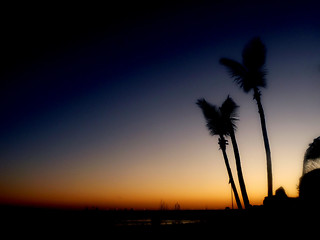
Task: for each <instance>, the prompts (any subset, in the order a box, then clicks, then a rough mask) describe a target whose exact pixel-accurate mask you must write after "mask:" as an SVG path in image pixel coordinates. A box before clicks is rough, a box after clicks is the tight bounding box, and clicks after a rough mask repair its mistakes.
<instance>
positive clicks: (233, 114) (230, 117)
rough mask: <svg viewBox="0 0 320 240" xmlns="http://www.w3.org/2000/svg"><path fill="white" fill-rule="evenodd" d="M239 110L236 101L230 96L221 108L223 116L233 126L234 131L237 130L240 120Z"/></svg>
mask: <svg viewBox="0 0 320 240" xmlns="http://www.w3.org/2000/svg"><path fill="white" fill-rule="evenodd" d="M238 108H239V106H238V105H237V104H236V103H235V101H234V100H233V99H232V98H231V97H230V96H229V95H228V97H227V99H226V100H225V101H224V102H223V103H222V105H221V107H220V111H221V114H222V115H223V117H224V118H225V121H226V122H227V123H229V125H231V127H232V128H233V130H236V129H237V126H236V121H238V120H239V118H238Z"/></svg>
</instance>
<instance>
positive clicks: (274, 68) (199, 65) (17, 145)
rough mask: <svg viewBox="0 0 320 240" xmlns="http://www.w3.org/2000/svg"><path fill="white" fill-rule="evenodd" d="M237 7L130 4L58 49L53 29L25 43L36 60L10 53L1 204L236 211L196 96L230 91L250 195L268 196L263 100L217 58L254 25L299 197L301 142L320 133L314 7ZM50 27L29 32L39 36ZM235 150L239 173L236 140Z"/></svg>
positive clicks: (278, 164)
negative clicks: (144, 9)
mask: <svg viewBox="0 0 320 240" xmlns="http://www.w3.org/2000/svg"><path fill="white" fill-rule="evenodd" d="M239 7H240V6H238V7H237V6H235V7H234V9H233V8H232V9H231V10H230V11H231V12H230V11H229V9H230V8H229V6H227V5H225V4H218V5H214V6H211V5H210V6H202V5H200V4H199V5H197V7H196V8H194V6H189V5H188V6H181V7H179V8H177V9H175V10H172V11H169V10H168V9H167V8H164V9H159V10H153V11H154V12H152V11H151V10H150V15H148V14H146V16H145V17H141V16H140V17H138V16H136V15H135V14H133V13H131V15H130V16H132V18H133V20H131V21H129V20H123V22H120V23H118V25H116V24H114V25H113V23H110V22H108V24H106V25H104V23H103V22H101V21H99V24H100V25H101V26H100V25H99V26H98V27H97V26H96V28H94V29H93V30H92V31H89V29H91V28H88V29H87V28H86V29H85V30H83V32H81V31H79V32H81V34H80V33H78V32H76V30H74V31H75V33H73V34H74V35H72V34H71V33H70V34H71V35H67V36H66V39H67V40H65V41H66V43H64V42H63V43H61V44H62V45H63V44H64V45H63V46H60V45H59V46H58V45H54V44H57V43H56V42H57V41H56V40H57V39H53V40H48V39H49V37H48V39H47V40H46V41H48V46H47V45H43V46H42V47H43V49H44V50H43V49H42V48H41V46H38V45H37V44H36V43H32V44H31V42H30V43H29V42H26V44H25V45H24V47H23V46H22V47H21V49H22V48H26V49H27V48H28V46H29V45H31V48H34V49H35V50H38V51H39V52H41V54H40V53H39V54H38V55H37V54H36V53H34V54H35V55H34V56H32V57H33V59H32V61H31V60H30V61H29V60H28V57H25V56H24V55H23V54H24V53H28V51H27V50H25V52H22V53H20V55H19V54H18V53H16V54H17V55H18V57H19V56H20V58H19V59H18V60H19V61H21V64H20V63H19V64H20V65H19V64H18V63H17V62H18V60H16V62H15V61H13V60H12V59H11V60H12V62H10V59H9V60H8V61H7V64H8V66H7V68H6V69H4V70H2V72H1V78H2V79H4V80H6V81H5V82H6V83H7V84H6V85H5V86H4V87H2V89H1V93H0V95H1V102H2V106H1V109H0V110H1V116H2V119H1V124H0V125H1V126H0V131H1V137H0V204H9V205H31V206H53V207H68V208H69V207H70V208H81V209H82V208H86V207H88V208H91V207H98V208H101V209H125V208H127V209H130V208H134V209H159V208H160V202H161V201H164V202H165V203H166V204H167V205H168V208H169V209H174V205H175V204H176V203H177V202H178V203H179V204H180V206H181V208H182V209H224V208H226V207H230V208H231V204H232V201H231V188H230V185H229V183H228V182H229V179H228V175H227V172H226V168H225V165H224V161H223V156H222V153H221V151H220V150H219V146H218V138H217V137H212V136H210V135H209V133H208V131H207V129H206V127H205V120H204V119H203V116H202V114H201V111H200V109H199V108H198V107H197V106H196V104H195V102H196V100H197V99H198V98H200V97H205V98H206V99H207V100H208V101H210V102H212V103H213V104H216V105H220V104H221V103H222V102H223V100H224V99H225V98H226V96H227V95H228V94H230V96H232V98H233V99H234V100H235V101H236V102H237V104H238V105H239V106H240V108H239V119H240V121H239V122H238V126H237V127H238V128H237V132H236V137H237V140H238V145H239V151H240V155H241V161H242V170H243V174H244V180H245V183H246V187H247V192H248V196H249V199H250V203H251V204H252V205H260V204H262V202H263V200H264V197H265V196H266V195H267V172H266V159H265V152H264V146H263V138H262V133H261V127H260V122H259V115H258V109H257V105H256V103H255V101H253V100H252V93H249V94H245V93H243V92H242V90H241V89H239V88H238V87H237V85H236V84H234V83H233V81H232V79H231V78H230V77H229V75H228V73H227V72H226V69H225V68H224V67H223V66H221V65H220V64H219V59H220V58H221V57H228V58H232V59H236V60H239V61H240V60H241V51H242V48H243V46H244V45H245V43H246V42H248V40H250V39H251V38H252V37H254V36H260V37H261V39H262V41H263V42H264V43H265V45H266V47H267V63H266V67H267V70H268V74H267V77H266V78H267V88H266V89H262V104H263V106H264V110H265V115H266V122H267V128H268V133H269V141H270V145H271V154H272V164H273V166H272V167H273V181H274V188H273V189H274V191H275V190H276V189H277V188H279V187H281V186H282V187H284V189H285V191H286V193H287V194H288V196H290V197H296V196H297V195H298V190H297V186H298V184H299V178H300V177H301V174H302V162H303V156H304V152H305V150H306V149H307V147H308V144H309V143H310V142H312V140H313V139H314V138H316V137H318V136H319V135H320V124H319V119H320V107H319V106H320V94H319V89H320V71H319V65H320V31H319V26H320V25H319V24H320V18H319V13H318V9H319V8H316V7H312V5H310V6H302V7H301V6H299V5H294V4H293V5H292V7H291V8H290V9H287V8H286V7H285V6H277V8H275V6H272V4H271V5H270V6H268V9H269V11H266V10H265V9H264V8H265V6H264V7H263V6H259V4H258V3H257V5H254V6H253V8H255V10H256V11H254V12H252V11H251V10H250V9H251V8H249V6H246V5H244V6H241V7H240V8H241V11H240V10H239V11H238V10H237V9H238V8H239ZM120 10H121V8H120V9H118V10H117V11H119V12H121V11H120ZM127 11H128V12H130V11H129V10H127ZM143 16H144V15H143ZM199 16H202V17H199ZM242 16H246V18H243V17H242ZM270 16H272V18H271V19H270ZM101 18H102V19H104V18H103V17H101ZM114 18H116V16H114ZM117 19H118V18H117ZM226 19H227V20H226ZM45 20H49V19H45ZM98 20H101V19H97V20H96V19H93V20H92V21H93V22H92V24H93V25H94V24H98V23H96V22H95V21H97V22H98ZM105 21H106V22H107V20H105ZM16 24H17V23H16ZM21 24H22V23H20V22H19V24H18V25H19V26H20V27H21V28H23V27H26V26H24V25H23V24H22V26H21ZM13 25H14V23H13ZM41 26H42V25H41V24H40V23H39V22H37V23H36V24H35V25H34V26H33V27H34V28H35V29H34V32H32V33H30V34H31V35H28V36H30V38H31V39H33V38H37V37H38V36H40V35H38V34H36V33H35V32H36V30H37V29H38V28H41ZM13 27H14V26H13ZM66 28H67V27H66ZM57 29H59V28H57ZM110 29H111V30H110ZM47 31H49V30H47ZM52 31H53V30H52ZM55 31H58V30H55ZM86 31H87V32H86ZM65 32H68V31H66V29H65ZM21 34H23V33H21ZM25 34H26V33H25ZM55 34H58V35H59V31H58V32H57V33H55ZM64 34H67V33H64ZM77 34H79V36H78V35H77ZM61 35H62V33H61ZM48 36H51V35H48ZM16 37H18V35H17V36H16ZM68 37H69V38H70V39H71V40H70V42H75V43H74V44H71V45H72V46H69V45H68V44H69V42H68ZM59 39H60V38H59ZM10 41H11V39H10V37H8V40H7V42H10ZM26 41H27V40H26ZM30 41H31V40H30ZM51 41H52V42H51ZM61 41H62V40H61ZM67 42H68V44H67ZM49 43H51V44H53V45H54V46H55V47H56V48H57V49H58V50H57V51H55V50H54V51H53V50H52V49H49V48H50V46H51V45H50V44H49ZM43 44H44V43H43ZM14 47H15V46H14V45H10V46H9V50H6V51H7V52H6V53H5V54H7V55H8V56H9V51H11V50H10V49H14ZM21 49H20V50H19V52H20V51H21ZM46 49H47V51H46ZM12 51H13V50H12ZM17 51H18V50H17ZM42 51H43V52H42ZM22 55H23V56H22ZM28 56H29V55H28ZM10 64H11V65H10ZM9 65H10V66H9ZM227 152H228V156H229V161H230V164H231V167H232V171H233V176H234V178H235V179H236V180H237V171H236V166H235V161H234V155H233V151H232V146H231V143H230V145H229V146H228V148H227ZM236 185H237V187H238V191H239V192H240V188H239V185H238V181H236ZM233 204H234V207H235V208H236V205H235V203H233Z"/></svg>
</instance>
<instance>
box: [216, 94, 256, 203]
mask: <svg viewBox="0 0 320 240" xmlns="http://www.w3.org/2000/svg"><path fill="white" fill-rule="evenodd" d="M238 108H239V106H238V105H237V104H236V103H235V102H234V101H233V99H232V98H231V97H230V96H228V97H227V99H226V100H225V101H224V102H223V103H222V105H221V107H220V111H221V114H222V115H223V118H224V121H225V122H226V124H227V130H228V135H229V136H230V138H231V142H232V147H233V152H234V157H235V160H236V166H237V173H238V180H239V185H240V190H241V193H242V198H243V203H244V206H245V208H249V207H250V206H251V205H250V202H249V198H248V194H247V190H246V185H245V183H244V178H243V174H242V168H241V161H240V153H239V148H238V144H237V140H236V135H235V130H236V129H237V126H236V121H238V120H239V119H238V114H237V109H238Z"/></svg>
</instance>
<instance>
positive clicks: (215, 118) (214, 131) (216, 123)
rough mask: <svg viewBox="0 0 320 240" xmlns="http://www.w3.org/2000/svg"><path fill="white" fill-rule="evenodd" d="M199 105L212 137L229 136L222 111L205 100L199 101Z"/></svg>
mask: <svg viewBox="0 0 320 240" xmlns="http://www.w3.org/2000/svg"><path fill="white" fill-rule="evenodd" d="M197 105H198V106H199V107H200V108H201V110H202V113H203V115H204V117H205V119H206V126H207V128H208V130H209V132H210V134H211V135H212V136H214V135H218V136H220V135H228V128H227V124H226V121H225V119H224V118H223V115H222V114H221V111H220V109H218V108H217V107H216V106H214V105H212V104H210V103H208V102H207V101H206V100H205V99H203V98H202V99H198V101H197Z"/></svg>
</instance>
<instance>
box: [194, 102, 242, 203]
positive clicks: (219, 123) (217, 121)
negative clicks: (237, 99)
mask: <svg viewBox="0 0 320 240" xmlns="http://www.w3.org/2000/svg"><path fill="white" fill-rule="evenodd" d="M197 105H198V106H199V107H200V108H201V109H202V112H203V115H204V117H205V119H206V122H207V128H208V130H209V132H210V134H211V135H212V136H218V137H219V140H218V144H219V146H220V149H221V151H222V154H223V158H224V162H225V165H226V168H227V172H228V176H229V183H230V184H231V187H232V190H233V193H234V196H235V199H236V203H237V206H238V209H242V205H241V202H240V198H239V195H238V191H237V188H236V185H235V184H234V180H233V176H232V171H231V168H230V164H229V160H228V156H227V152H226V146H227V145H228V141H227V140H226V139H225V136H227V135H228V130H227V126H226V123H225V121H224V119H223V117H222V114H221V112H220V110H219V109H217V108H216V106H213V105H211V104H209V103H208V102H207V101H206V100H204V99H198V101H197Z"/></svg>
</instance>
